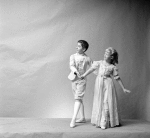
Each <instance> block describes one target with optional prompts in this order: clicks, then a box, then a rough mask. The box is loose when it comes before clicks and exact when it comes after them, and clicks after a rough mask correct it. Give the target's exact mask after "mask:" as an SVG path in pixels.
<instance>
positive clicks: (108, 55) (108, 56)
mask: <svg viewBox="0 0 150 138" xmlns="http://www.w3.org/2000/svg"><path fill="white" fill-rule="evenodd" d="M111 59H112V56H111V52H110V50H108V49H106V50H105V54H104V60H105V61H110V60H111Z"/></svg>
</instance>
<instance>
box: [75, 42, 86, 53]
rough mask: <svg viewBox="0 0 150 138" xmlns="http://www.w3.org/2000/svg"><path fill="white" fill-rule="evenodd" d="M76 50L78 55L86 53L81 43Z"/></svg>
mask: <svg viewBox="0 0 150 138" xmlns="http://www.w3.org/2000/svg"><path fill="white" fill-rule="evenodd" d="M76 49H77V53H79V54H82V53H84V51H85V49H84V48H83V47H82V45H81V43H78V45H77V47H76Z"/></svg>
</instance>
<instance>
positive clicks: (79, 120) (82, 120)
mask: <svg viewBox="0 0 150 138" xmlns="http://www.w3.org/2000/svg"><path fill="white" fill-rule="evenodd" d="M76 123H86V120H85V118H83V119H78V120H76Z"/></svg>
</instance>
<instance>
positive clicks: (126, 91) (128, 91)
mask: <svg viewBox="0 0 150 138" xmlns="http://www.w3.org/2000/svg"><path fill="white" fill-rule="evenodd" d="M123 91H124V93H130V92H131V91H130V90H127V89H123Z"/></svg>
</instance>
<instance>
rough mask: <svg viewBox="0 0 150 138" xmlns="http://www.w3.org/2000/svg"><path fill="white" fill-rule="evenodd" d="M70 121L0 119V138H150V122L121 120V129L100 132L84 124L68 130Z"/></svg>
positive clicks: (88, 124) (88, 122)
mask: <svg viewBox="0 0 150 138" xmlns="http://www.w3.org/2000/svg"><path fill="white" fill-rule="evenodd" d="M70 120H71V119H67V118H66V119H49V118H0V138H150V122H147V121H142V120H122V126H121V127H115V128H109V129H106V130H101V129H100V128H96V127H95V126H92V125H91V123H90V119H88V120H87V122H86V123H84V124H82V123H77V126H76V127H75V128H70V127H69V123H70Z"/></svg>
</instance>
